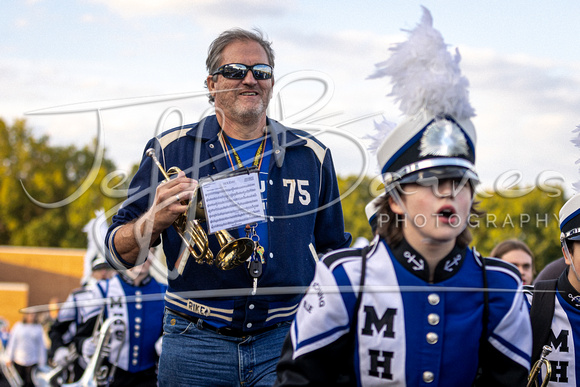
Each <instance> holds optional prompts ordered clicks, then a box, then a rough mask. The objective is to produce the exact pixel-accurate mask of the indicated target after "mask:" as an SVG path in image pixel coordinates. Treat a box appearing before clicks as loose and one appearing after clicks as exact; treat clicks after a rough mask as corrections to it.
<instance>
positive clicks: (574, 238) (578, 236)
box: [566, 233, 580, 241]
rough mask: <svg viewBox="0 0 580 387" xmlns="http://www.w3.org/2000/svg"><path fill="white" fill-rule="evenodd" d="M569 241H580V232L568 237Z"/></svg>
mask: <svg viewBox="0 0 580 387" xmlns="http://www.w3.org/2000/svg"><path fill="white" fill-rule="evenodd" d="M566 240H567V241H580V233H578V234H573V235H571V236H569V237H567V238H566Z"/></svg>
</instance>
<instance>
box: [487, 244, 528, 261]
mask: <svg viewBox="0 0 580 387" xmlns="http://www.w3.org/2000/svg"><path fill="white" fill-rule="evenodd" d="M514 250H521V251H523V252H525V253H526V254H528V255H529V256H530V257H532V260H533V259H534V254H532V250H530V248H529V247H528V245H526V244H525V243H524V242H522V241H520V240H519V239H507V240H505V241H503V242H500V243H498V244H497V245H496V246H495V247H494V248H493V250H491V253H490V254H489V255H490V256H492V257H495V258H502V257H503V256H504V255H505V254H507V253H509V252H510V251H514Z"/></svg>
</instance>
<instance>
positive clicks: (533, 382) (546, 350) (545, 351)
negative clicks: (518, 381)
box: [526, 345, 552, 387]
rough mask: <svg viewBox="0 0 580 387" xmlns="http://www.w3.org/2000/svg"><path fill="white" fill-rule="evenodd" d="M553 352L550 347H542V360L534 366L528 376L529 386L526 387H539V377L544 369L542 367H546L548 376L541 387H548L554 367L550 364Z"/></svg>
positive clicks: (545, 376)
mask: <svg viewBox="0 0 580 387" xmlns="http://www.w3.org/2000/svg"><path fill="white" fill-rule="evenodd" d="M550 352H552V347H550V346H549V345H544V346H543V347H542V356H540V359H539V360H538V361H537V362H536V363H535V364H534V366H533V367H532V370H531V371H530V374H529V375H528V384H527V385H526V387H532V386H538V375H539V374H540V371H541V369H542V365H545V366H546V375H544V381H543V382H542V384H541V387H546V386H547V385H548V383H549V382H550V377H551V376H552V365H551V364H550V360H548V355H549V354H550Z"/></svg>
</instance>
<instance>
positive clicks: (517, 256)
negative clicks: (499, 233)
mask: <svg viewBox="0 0 580 387" xmlns="http://www.w3.org/2000/svg"><path fill="white" fill-rule="evenodd" d="M490 256H491V257H495V258H499V259H502V260H504V261H506V262H509V263H511V264H513V265H515V266H516V267H517V268H518V270H519V272H520V274H521V275H522V281H523V283H524V285H531V284H532V282H533V281H534V275H535V274H536V269H535V267H534V255H533V253H532V250H530V248H529V247H528V245H527V244H525V243H524V242H522V241H520V240H519V239H507V240H505V241H502V242H500V243H498V244H497V245H496V246H495V247H494V248H493V250H491V254H490Z"/></svg>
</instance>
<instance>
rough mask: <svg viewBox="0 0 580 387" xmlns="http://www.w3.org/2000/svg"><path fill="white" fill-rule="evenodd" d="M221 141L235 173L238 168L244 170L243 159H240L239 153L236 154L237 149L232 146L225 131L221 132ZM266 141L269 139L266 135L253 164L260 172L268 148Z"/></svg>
mask: <svg viewBox="0 0 580 387" xmlns="http://www.w3.org/2000/svg"><path fill="white" fill-rule="evenodd" d="M221 139H222V140H223V143H222V146H223V147H224V151H225V152H226V155H227V156H228V159H229V160H230V165H231V167H232V170H233V171H235V170H236V166H237V169H241V168H244V163H242V159H241V158H240V155H238V152H236V149H235V148H234V147H233V146H232V144H231V143H230V140H228V136H227V135H225V134H224V132H223V130H222V131H221ZM266 139H267V135H266V134H265V133H264V139H263V140H262V143H261V144H260V146H259V147H258V149H257V150H256V154H255V155H254V161H253V162H252V166H253V167H257V168H258V170H259V169H260V168H261V167H262V160H263V159H264V151H265V148H266ZM224 144H225V145H224ZM230 149H231V151H230ZM232 154H233V155H234V159H235V160H236V163H235V164H234V162H233V160H232V157H231V155H232Z"/></svg>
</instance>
